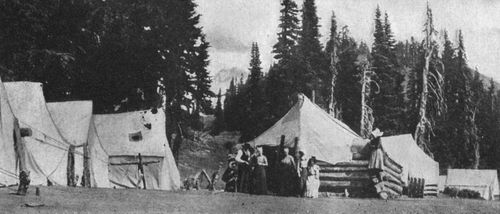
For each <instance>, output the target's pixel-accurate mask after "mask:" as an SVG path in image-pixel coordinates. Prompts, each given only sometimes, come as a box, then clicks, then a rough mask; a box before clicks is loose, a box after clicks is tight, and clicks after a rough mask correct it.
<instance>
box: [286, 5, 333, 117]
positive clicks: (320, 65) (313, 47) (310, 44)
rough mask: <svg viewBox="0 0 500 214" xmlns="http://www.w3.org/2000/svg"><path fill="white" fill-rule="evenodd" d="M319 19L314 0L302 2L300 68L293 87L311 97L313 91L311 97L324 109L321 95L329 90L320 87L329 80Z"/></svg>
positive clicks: (299, 46)
mask: <svg viewBox="0 0 500 214" xmlns="http://www.w3.org/2000/svg"><path fill="white" fill-rule="evenodd" d="M319 27H320V25H319V18H318V16H317V14H316V4H315V1H314V0H304V4H303V7H302V29H301V31H300V34H299V35H300V36H299V43H298V48H299V56H298V57H299V59H300V61H297V62H300V64H299V65H296V67H298V66H300V65H302V68H301V69H300V70H298V71H296V76H295V79H294V80H295V85H296V86H295V87H296V88H297V89H298V91H299V92H301V93H304V94H306V95H308V96H309V97H311V96H312V93H313V91H315V92H316V93H315V97H311V98H312V99H313V100H316V101H317V103H318V104H320V105H321V106H323V107H325V108H326V105H325V102H324V100H321V99H319V98H322V96H318V95H321V94H323V95H324V94H327V93H328V92H329V90H324V89H325V87H321V86H322V85H324V84H323V82H325V83H326V84H329V82H330V79H329V78H328V76H329V75H328V63H327V62H328V60H327V58H326V56H325V54H324V53H323V48H322V45H321V43H320V42H319V39H320V36H321V35H320V34H319Z"/></svg>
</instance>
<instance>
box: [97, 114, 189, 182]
mask: <svg viewBox="0 0 500 214" xmlns="http://www.w3.org/2000/svg"><path fill="white" fill-rule="evenodd" d="M89 153H90V175H91V186H92V187H104V188H111V187H116V188H137V187H141V188H142V187H143V185H144V184H140V181H139V171H138V162H139V159H138V154H139V153H140V154H141V157H142V161H143V163H149V164H147V165H144V177H145V180H146V188H147V189H161V190H172V189H178V188H180V183H181V181H180V176H179V171H178V169H177V166H176V164H175V160H174V158H173V155H172V152H171V151H170V148H169V144H168V141H167V137H166V134H165V115H164V113H163V111H161V110H145V111H136V112H126V113H119V114H97V115H94V116H93V123H92V124H91V129H90V134H89Z"/></svg>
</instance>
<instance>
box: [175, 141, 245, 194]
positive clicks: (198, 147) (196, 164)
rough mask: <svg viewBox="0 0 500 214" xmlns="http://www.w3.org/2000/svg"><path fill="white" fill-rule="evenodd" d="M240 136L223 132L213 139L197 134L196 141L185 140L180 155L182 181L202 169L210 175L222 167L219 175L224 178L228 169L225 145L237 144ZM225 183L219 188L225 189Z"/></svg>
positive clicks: (221, 183) (219, 185) (220, 183)
mask: <svg viewBox="0 0 500 214" xmlns="http://www.w3.org/2000/svg"><path fill="white" fill-rule="evenodd" d="M238 139H239V135H238V134H236V133H230V132H223V133H221V134H220V135H218V136H215V137H212V136H210V135H208V134H207V133H198V134H195V137H194V140H185V141H184V142H183V144H182V146H181V150H180V153H179V164H178V167H179V171H180V174H181V179H182V180H184V179H185V178H187V177H190V176H193V175H194V174H196V173H197V172H199V171H200V170H202V169H205V171H207V173H208V174H209V175H212V173H213V172H215V171H217V170H218V169H219V166H222V168H221V170H220V172H219V175H220V176H222V173H223V172H224V171H223V170H225V168H226V157H227V151H226V149H225V148H224V143H225V142H227V141H232V142H237V141H238ZM223 185H224V183H223V182H221V181H220V182H218V185H217V187H218V188H219V189H220V188H223Z"/></svg>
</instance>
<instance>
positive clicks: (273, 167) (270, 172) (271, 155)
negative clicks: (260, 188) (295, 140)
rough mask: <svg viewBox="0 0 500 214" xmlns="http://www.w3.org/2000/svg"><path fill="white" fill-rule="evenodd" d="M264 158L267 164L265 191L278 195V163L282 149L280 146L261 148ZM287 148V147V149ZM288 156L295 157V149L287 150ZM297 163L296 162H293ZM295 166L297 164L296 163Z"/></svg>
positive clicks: (279, 179) (279, 178) (279, 180)
mask: <svg viewBox="0 0 500 214" xmlns="http://www.w3.org/2000/svg"><path fill="white" fill-rule="evenodd" d="M262 148H263V152H264V156H266V158H267V162H268V164H269V166H268V167H267V168H266V176H267V178H266V180H267V189H268V191H270V192H273V193H278V192H279V184H280V182H281V177H280V173H279V172H280V170H279V165H280V164H279V163H280V161H281V159H282V158H283V151H280V150H281V148H282V147H280V146H262ZM287 148H288V147H287ZM288 149H289V154H290V155H291V156H292V157H295V149H294V148H288ZM295 161H297V160H295ZM296 164H297V163H296Z"/></svg>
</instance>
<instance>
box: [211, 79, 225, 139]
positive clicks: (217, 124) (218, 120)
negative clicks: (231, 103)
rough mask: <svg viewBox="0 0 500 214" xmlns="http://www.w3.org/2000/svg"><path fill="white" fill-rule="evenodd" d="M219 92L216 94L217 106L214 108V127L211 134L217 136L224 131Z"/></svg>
mask: <svg viewBox="0 0 500 214" xmlns="http://www.w3.org/2000/svg"><path fill="white" fill-rule="evenodd" d="M221 97H222V94H221V90H220V89H219V93H218V94H217V104H216V106H215V121H214V127H213V129H212V134H214V135H217V134H219V133H220V132H221V131H223V130H224V129H225V125H224V121H225V120H224V112H223V111H222V102H221Z"/></svg>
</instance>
